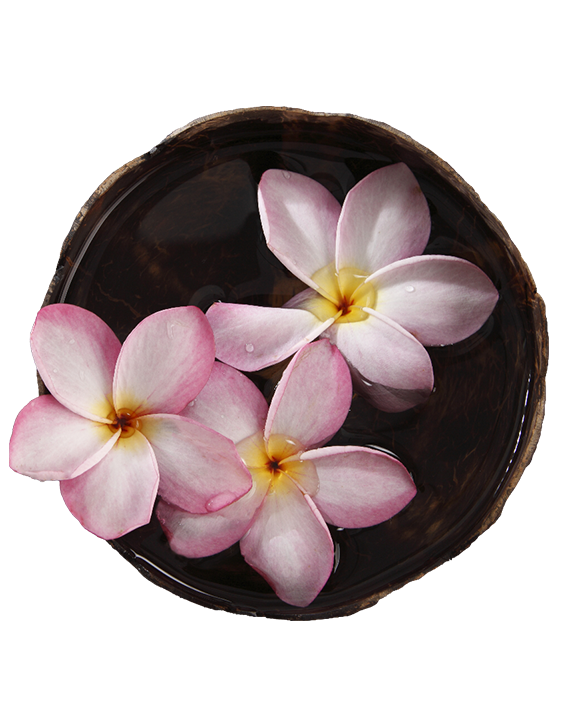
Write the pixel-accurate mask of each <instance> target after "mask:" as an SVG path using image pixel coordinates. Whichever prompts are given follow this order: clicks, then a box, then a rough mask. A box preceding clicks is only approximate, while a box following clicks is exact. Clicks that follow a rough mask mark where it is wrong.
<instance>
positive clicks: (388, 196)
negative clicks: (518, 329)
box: [206, 164, 498, 411]
mask: <svg viewBox="0 0 570 705" xmlns="http://www.w3.org/2000/svg"><path fill="white" fill-rule="evenodd" d="M259 210H260V215H261V223H262V225H263V230H264V233H265V237H266V240H267V245H268V247H269V249H270V250H271V251H272V252H273V253H274V254H275V255H276V256H277V257H278V258H279V260H281V262H282V263H283V264H284V265H285V266H286V267H287V268H288V269H289V270H290V271H291V272H292V273H293V274H294V275H295V276H296V277H298V278H299V279H300V280H301V281H303V282H304V283H305V284H307V286H308V287H310V288H308V289H306V290H305V291H303V292H301V293H300V294H298V295H297V296H295V297H294V298H293V299H291V300H290V301H289V302H288V303H287V304H286V305H285V307H284V308H264V307H257V306H248V305H241V304H224V303H216V304H214V305H213V306H212V307H211V308H210V309H209V311H208V312H207V314H206V315H207V317H208V320H209V321H210V323H211V325H212V328H213V330H214V336H215V341H216V356H217V357H218V359H220V360H222V362H226V363H228V364H230V365H232V366H234V367H237V368H238V369H241V370H250V371H251V370H259V369H261V368H263V367H267V366H269V365H272V364H274V363H276V362H279V361H281V360H284V359H286V358H287V357H289V356H290V355H292V354H293V353H295V352H296V351H297V350H299V349H300V348H301V347H302V346H303V345H305V344H306V343H307V342H309V341H311V340H314V339H315V338H317V337H319V336H321V337H328V338H329V339H330V340H331V342H333V343H334V344H335V345H337V346H338V348H339V349H340V351H341V352H342V354H343V355H344V357H345V359H346V361H347V362H348V363H349V365H350V367H351V370H352V372H353V375H354V381H355V384H356V385H357V388H358V390H359V391H360V392H361V393H363V394H364V395H365V396H366V397H367V398H368V399H369V401H370V402H371V403H373V404H374V405H375V406H377V407H378V408H380V409H384V410H386V411H402V410H404V409H408V408H410V407H412V406H415V405H416V404H417V403H419V402H421V401H423V400H425V399H426V398H427V396H429V394H430V393H431V390H432V388H433V370H432V365H431V360H430V357H429V355H428V353H427V351H426V350H425V348H424V345H428V346H429V345H449V344H451V343H456V342H458V341H460V340H463V339H464V338H466V337H468V336H470V335H471V334H473V333H475V331H477V330H478V329H479V328H480V327H481V326H482V325H483V323H484V322H485V321H486V319H487V318H488V317H489V315H490V314H491V312H492V310H493V308H494V306H495V304H496V302H497V298H498V294H497V291H496V289H495V287H494V286H493V284H492V283H491V281H490V280H489V278H488V277H487V276H486V275H485V274H484V273H483V272H482V271H481V270H480V269H479V268H478V267H476V266H475V265H473V264H471V263H470V262H467V261H465V260H462V259H458V258H456V257H449V256H440V255H422V252H423V251H424V249H425V246H426V244H427V242H428V238H429V233H430V227H431V221H430V215H429V209H428V205H427V202H426V199H425V197H424V195H423V194H422V192H421V189H420V186H419V184H418V182H417V181H416V179H415V177H414V175H413V174H412V172H411V171H410V169H409V168H408V167H407V166H406V165H405V164H394V165H392V166H386V167H383V168H382V169H378V170H377V171H374V172H372V173H371V174H369V175H368V176H366V177H365V178H364V179H362V181H360V182H359V183H358V184H357V185H356V186H355V187H354V188H353V189H351V190H350V191H349V193H348V194H347V196H346V199H345V201H344V205H343V206H342V208H341V206H340V205H339V203H338V202H337V201H336V199H335V198H334V197H333V196H332V194H331V193H330V192H329V191H327V189H326V188H324V186H321V185H320V184H319V183H318V182H316V181H314V180H313V179H310V178H308V177H306V176H302V175H301V174H295V173H292V172H288V171H280V170H274V169H272V170H269V171H266V172H265V173H264V174H263V177H262V179H261V181H260V184H259Z"/></svg>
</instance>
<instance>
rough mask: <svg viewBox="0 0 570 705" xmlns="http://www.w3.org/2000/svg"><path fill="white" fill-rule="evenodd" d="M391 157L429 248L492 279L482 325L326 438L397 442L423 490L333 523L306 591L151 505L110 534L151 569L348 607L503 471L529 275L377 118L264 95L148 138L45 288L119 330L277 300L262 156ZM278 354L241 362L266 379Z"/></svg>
mask: <svg viewBox="0 0 570 705" xmlns="http://www.w3.org/2000/svg"><path fill="white" fill-rule="evenodd" d="M398 161H404V162H406V163H407V164H408V166H410V168H412V170H413V171H414V173H415V175H416V178H417V179H418V181H419V183H420V185H421V187H422V189H423V192H424V194H425V195H426V197H427V199H428V202H429V205H430V210H431V216H432V232H431V238H430V241H429V245H428V248H427V250H426V252H427V253H432V254H448V255H455V256H458V257H463V258H465V259H468V260H470V261H472V262H474V263H475V264H477V265H478V266H479V267H481V268H482V269H483V270H484V271H485V272H486V273H487V275H488V276H489V277H490V278H491V280H492V281H493V283H494V284H495V286H496V287H497V289H498V290H499V293H500V299H499V303H498V305H497V307H496V309H495V312H494V314H493V315H492V317H491V318H490V319H489V320H488V322H487V323H486V324H485V326H484V327H483V329H482V330H481V331H479V332H478V333H476V334H475V335H473V336H472V337H471V338H469V339H468V340H465V341H463V342H461V343H459V344H457V345H454V346H448V347H444V348H430V349H429V352H430V356H431V359H432V362H433V367H434V373H435V391H434V393H433V394H432V396H431V398H430V399H429V401H428V402H427V403H426V404H425V405H424V406H423V407H421V408H417V409H413V410H411V411H408V412H404V413H400V414H387V413H384V412H381V411H378V410H376V409H374V408H372V407H371V406H369V405H368V404H367V403H366V402H365V401H364V400H363V399H362V398H356V399H355V401H354V403H353V405H352V408H351V411H350V413H349V415H348V418H347V420H346V422H345V424H344V426H343V428H342V429H341V430H340V431H339V433H338V434H337V437H336V438H335V439H333V441H331V443H332V444H357V445H371V446H374V447H379V448H383V449H387V450H389V451H390V452H393V453H395V454H396V455H397V456H398V457H399V458H400V459H401V460H402V461H403V462H404V464H405V465H406V467H407V468H408V469H409V470H410V472H411V473H412V475H413V477H414V480H415V482H416V485H417V487H418V494H417V496H416V497H415V499H414V500H413V501H412V502H411V503H410V504H409V505H408V507H406V509H404V511H402V512H401V513H400V514H398V515H397V516H396V517H394V518H393V519H391V520H390V521H388V522H385V523H384V524H381V525H379V526H376V527H372V528H368V529H359V530H338V529H335V528H332V529H331V533H332V536H333V539H334V541H335V544H336V547H337V556H338V563H337V565H336V569H335V571H334V572H333V574H332V575H331V577H330V579H329V581H328V583H327V584H326V586H325V588H324V589H323V591H322V593H321V594H320V595H319V596H318V597H317V599H316V600H315V601H314V602H313V604H312V605H310V606H309V607H308V608H305V609H300V608H295V607H290V606H289V605H286V604H284V603H283V602H281V601H280V600H279V599H278V598H277V597H276V596H275V595H274V593H273V592H272V590H271V588H270V587H269V586H268V585H267V583H266V582H265V581H264V580H263V579H262V578H261V577H260V576H259V575H258V574H257V573H256V572H255V571H253V570H252V569H251V568H249V567H248V566H247V565H246V563H245V562H244V561H243V559H242V558H241V555H240V552H239V547H238V546H237V545H236V546H234V547H232V548H230V549H228V550H227V551H224V552H223V553H221V554H218V555H216V556H212V557H209V558H203V559H194V560H190V559H186V558H182V557H180V556H177V555H175V554H174V553H172V552H171V551H170V549H169V546H168V543H167V542H166V539H165V537H164V535H163V533H162V531H161V529H160V526H159V524H158V522H157V521H156V519H153V521H152V522H151V524H149V525H148V526H146V527H142V528H141V529H138V530H136V531H134V532H132V533H131V534H129V535H127V536H125V537H123V538H121V539H119V540H117V541H114V542H112V543H113V545H114V546H115V547H116V548H118V549H119V550H120V551H121V552H122V553H123V555H125V557H126V558H128V560H130V561H131V562H133V563H134V564H135V565H136V566H137V567H138V568H139V570H141V572H143V573H144V574H147V577H150V578H151V579H152V580H153V581H155V582H158V583H159V584H161V585H163V586H165V587H168V589H171V590H173V591H174V592H176V593H178V594H179V595H182V596H184V597H188V598H189V599H191V600H193V601H196V602H198V603H201V604H205V605H209V606H213V605H217V606H220V607H223V608H225V609H231V610H233V611H243V612H248V613H257V614H265V615H268V616H274V617H289V618H298V617H299V616H300V617H301V618H303V617H306V618H315V617H323V616H329V615H332V614H342V613H344V612H349V611H351V610H352V609H354V608H355V607H356V606H357V605H358V604H360V603H361V602H362V601H363V600H366V599H367V598H368V597H370V596H371V595H373V594H374V593H378V592H379V591H383V590H386V589H390V588H391V587H396V586H399V585H401V584H402V583H403V582H405V581H407V580H408V579H409V578H410V577H412V576H416V575H419V574H421V573H423V572H425V571H426V570H429V569H430V568H431V567H433V566H434V565H437V564H439V563H441V562H442V560H445V559H447V558H449V557H452V556H453V555H455V554H456V553H458V552H459V551H460V550H462V549H463V548H464V547H465V546H466V545H468V543H469V542H470V540H471V537H472V535H473V534H474V533H475V532H476V531H477V529H478V527H479V526H480V524H481V522H482V521H483V518H484V517H485V516H486V514H487V513H488V512H489V510H490V508H491V507H492V506H493V504H494V502H495V500H496V499H497V496H498V495H500V493H501V491H502V490H503V488H504V486H505V485H506V484H507V483H508V482H509V479H510V477H511V474H512V472H513V467H514V466H515V465H516V464H517V461H518V459H519V454H520V452H521V451H520V449H521V445H524V441H525V440H526V439H527V437H528V434H529V428H528V425H529V424H528V419H527V418H526V416H525V410H526V409H527V408H528V405H529V404H531V403H533V400H534V395H535V394H536V389H535V381H536V380H535V357H536V350H535V340H534V336H533V334H532V315H531V308H532V307H531V303H530V302H531V301H532V297H533V292H532V291H528V290H527V286H526V284H525V283H524V281H523V278H522V277H521V275H520V272H519V268H518V266H517V262H516V261H514V260H513V256H512V254H510V253H509V252H508V251H507V249H506V248H505V246H504V244H503V243H502V242H501V240H500V239H499V238H498V237H497V235H496V234H495V233H494V232H493V229H492V228H491V227H490V225H489V224H488V223H487V222H486V219H485V217H484V216H482V214H481V211H480V209H478V208H477V207H475V206H474V205H473V203H472V202H470V199H469V198H468V197H467V196H466V195H465V194H463V193H461V192H459V191H458V190H457V189H456V188H455V187H454V186H453V185H451V184H450V183H449V181H448V180H447V179H446V178H444V177H443V176H442V175H441V174H440V173H438V172H437V170H434V168H433V167H432V163H431V161H430V158H429V157H426V156H425V155H423V154H422V153H421V151H419V150H416V149H415V148H413V147H411V146H410V145H409V143H407V142H406V141H405V140H400V139H398V138H396V137H394V136H393V135H392V134H390V133H389V132H387V131H385V130H383V129H382V128H381V127H378V126H373V125H369V124H367V123H363V122H361V121H358V120H356V119H354V118H349V117H329V118H328V119H326V120H325V119H323V118H318V117H316V116H312V115H307V114H295V113H291V114H289V115H284V114H282V113H280V112H279V111H275V112H270V113H269V112H263V111H260V112H259V113H252V114H250V115H249V116H248V119H242V120H240V121H237V122H235V121H232V120H228V119H225V118H219V119H217V120H213V121H211V122H210V123H209V127H201V128H197V129H194V130H190V131H189V132H186V133H182V134H181V135H179V136H178V137H177V138H175V139H173V140H171V141H170V142H167V143H165V144H163V145H159V147H158V148H157V149H156V150H153V153H152V154H147V155H145V157H144V158H143V160H142V162H141V163H140V164H139V165H138V166H136V167H135V168H133V169H132V170H131V171H130V172H129V173H128V174H126V175H123V176H122V177H121V179H119V180H118V181H117V182H116V183H115V184H114V185H113V186H112V187H111V188H110V189H109V191H108V192H107V193H106V194H104V195H103V197H101V198H99V199H97V200H96V201H95V202H94V203H93V204H92V207H91V210H90V211H89V213H88V214H87V215H86V216H85V218H84V220H83V221H82V222H81V224H80V225H79V227H78V228H77V230H76V232H75V234H74V235H73V237H71V238H70V239H69V240H68V242H67V243H66V247H65V250H64V257H63V258H62V260H61V262H60V266H59V267H58V271H57V274H56V278H55V280H54V285H52V290H51V293H50V294H49V296H48V301H49V302H51V303H53V302H56V301H66V302H68V303H74V304H77V305H79V306H83V307H85V308H87V309H89V310H91V311H93V312H95V313H96V314H98V315H99V316H100V317H101V318H102V319H103V320H105V321H106V322H107V323H108V324H109V325H110V326H111V328H113V329H114V330H115V332H116V333H117V335H118V336H119V338H121V340H123V339H124V338H125V337H126V335H127V334H128V333H129V332H130V331H131V330H132V329H133V328H134V326H135V325H136V324H137V323H138V322H139V321H140V320H141V319H143V318H144V317H145V316H148V315H149V314H151V313H153V312H154V311H158V310H160V309H163V308H167V307H171V306H181V305H187V304H194V305H197V306H199V307H200V308H202V310H204V311H205V310H206V309H207V308H208V306H209V305H210V304H211V303H212V302H213V301H216V300H222V301H228V302H240V303H249V304H259V305H269V306H280V305H282V304H283V303H285V302H286V301H287V300H288V299H289V298H291V296H292V295H293V294H295V293H296V292H298V291H299V290H301V289H303V288H305V285H303V284H301V283H300V282H299V281H298V280H297V279H295V278H294V277H293V276H292V275H291V274H290V273H289V272H288V271H287V270H286V269H285V268H284V267H283V265H282V264H281V263H280V262H279V261H278V260H277V259H276V258H275V257H274V256H273V255H272V254H271V252H269V250H268V249H267V247H266V245H265V240H264V238H263V234H262V230H261V225H260V221H259V217H258V211H257V201H256V189H257V183H258V181H259V179H260V177H261V175H262V173H263V172H264V171H265V170H266V169H270V168H285V169H289V170H292V171H297V172H300V173H303V174H306V175H308V176H310V177H312V178H313V179H316V180H318V181H320V182H321V183H322V184H324V185H325V186H326V187H327V188H328V189H329V190H330V191H331V192H332V193H333V194H334V195H335V196H336V198H338V200H339V201H340V202H342V201H343V199H344V197H345V195H346V193H347V192H348V191H349V189H350V188H352V187H353V186H354V185H355V184H356V183H357V182H358V181H359V180H360V179H362V178H363V177H364V176H366V175H367V174H368V173H370V172H371V171H373V170H375V169H377V168H379V167H381V166H383V165H386V164H390V163H394V162H398ZM281 369H282V368H281V367H280V368H279V369H276V370H273V371H269V373H263V374H258V373H251V374H250V375H249V376H250V377H251V379H253V380H254V381H255V383H256V384H257V385H258V386H259V388H260V389H261V390H262V391H263V392H264V393H265V394H266V396H268V397H270V395H271V393H272V389H273V385H274V383H275V382H276V381H277V379H278V377H279V374H280V370H281ZM272 373H273V374H272Z"/></svg>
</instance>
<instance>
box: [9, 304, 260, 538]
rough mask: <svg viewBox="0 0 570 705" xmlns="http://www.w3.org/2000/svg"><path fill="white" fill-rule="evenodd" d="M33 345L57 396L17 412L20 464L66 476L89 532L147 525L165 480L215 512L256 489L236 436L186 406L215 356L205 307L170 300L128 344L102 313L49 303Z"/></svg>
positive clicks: (194, 507) (36, 474) (190, 502)
mask: <svg viewBox="0 0 570 705" xmlns="http://www.w3.org/2000/svg"><path fill="white" fill-rule="evenodd" d="M31 345H32V353H33V356H34V361H35V363H36V367H37V368H38V371H39V373H40V375H41V377H42V379H43V381H44V383H45V385H46V386H47V388H48V389H49V391H50V392H51V395H43V396H40V397H38V398H37V399H34V400H33V401H32V402H30V403H29V404H28V405H27V406H26V407H25V408H24V409H23V410H22V411H21V412H20V414H19V415H18V417H17V419H16V422H15V425H14V431H13V434H12V438H11V440H10V466H11V467H12V468H13V469H14V470H16V472H19V473H22V474H24V475H29V476H30V477H33V478H36V479H38V480H60V481H61V492H62V495H63V498H64V500H65V502H66V504H67V506H68V508H69V509H70V511H71V513H72V514H73V515H74V516H75V517H76V518H77V519H78V520H79V521H80V522H81V523H82V524H83V526H85V528H87V529H88V530H89V531H91V532H93V533H94V534H96V535H97V536H100V537H101V538H105V539H112V538H117V537H119V536H122V535H123V534H125V533H127V532H128V531H131V530H132V529H135V528H137V527H139V526H142V525H144V524H147V523H148V521H149V520H150V516H151V513H152V510H153V506H154V502H155V499H156V495H157V491H160V492H161V494H162V495H163V496H164V497H166V498H167V499H170V498H173V497H175V498H176V501H177V503H178V504H179V506H182V507H184V508H185V509H187V510H188V511H191V512H196V513H206V512H208V511H214V510H217V509H219V508H220V507H223V506H225V505H226V504H228V503H230V502H232V501H234V500H235V499H237V498H239V497H241V496H243V495H244V494H245V493H247V492H248V491H249V489H250V488H251V477H250V475H249V473H248V472H247V469H246V468H245V466H244V464H243V462H242V461H241V459H240V458H239V456H238V454H237V453H236V450H235V447H234V445H233V443H231V442H230V441H229V440H228V439H226V438H224V437H223V436H221V435H220V434H218V433H216V432H215V431H212V430H211V429H208V428H205V427H203V426H201V425H200V424H197V423H196V422H194V421H191V420H190V419H188V418H186V417H184V416H180V415H178V412H180V411H181V410H182V409H184V407H185V406H186V405H187V404H188V403H189V402H190V401H191V400H192V399H194V398H195V397H196V395H197V394H198V393H199V392H200V391H201V390H202V388H203V387H204V385H205V384H206V382H207V380H208V377H209V375H210V372H211V369H212V365H213V363H214V341H213V335H212V331H211V328H210V326H209V325H208V322H207V320H206V317H205V316H204V314H203V313H202V312H201V311H200V310H199V309H197V308H194V307H182V308H173V309H167V310H163V311H159V312H158V313H155V314H153V315H152V316H149V317H148V318H146V319H144V320H143V321H142V322H141V323H139V325H138V326H137V327H136V328H135V329H134V330H133V331H132V333H131V334H130V335H129V336H128V337H127V339H126V340H125V342H124V344H123V345H122V347H121V344H120V342H119V340H118V339H117V337H116V336H115V334H114V333H113V331H112V330H111V329H110V328H109V326H107V324H106V323H104V322H103V321H102V320H101V319H100V318H99V317H98V316H96V315H95V314H93V313H91V312H89V311H86V310H85V309H82V308H79V307H77V306H71V305H68V304H54V305H51V306H46V307H45V308H43V309H42V310H41V311H40V312H39V314H38V316H37V319H36V322H35V324H34V328H33V330H32V336H31Z"/></svg>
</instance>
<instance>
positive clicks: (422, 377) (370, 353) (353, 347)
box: [326, 309, 433, 411]
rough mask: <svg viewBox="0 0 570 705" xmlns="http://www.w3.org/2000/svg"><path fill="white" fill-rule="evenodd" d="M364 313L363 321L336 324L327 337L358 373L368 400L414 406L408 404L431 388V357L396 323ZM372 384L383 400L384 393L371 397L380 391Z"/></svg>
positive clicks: (395, 407)
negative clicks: (382, 390)
mask: <svg viewBox="0 0 570 705" xmlns="http://www.w3.org/2000/svg"><path fill="white" fill-rule="evenodd" d="M364 310H365V311H366V312H367V313H368V314H369V316H368V318H367V319H366V320H364V321H357V322H354V323H338V324H336V325H333V326H331V327H330V328H329V330H328V331H327V332H326V335H327V337H328V338H330V340H331V342H332V343H334V344H335V345H337V346H338V348H339V350H340V351H341V352H342V354H343V355H344V357H345V359H346V361H347V362H348V363H349V365H350V366H351V367H352V368H354V369H355V370H356V371H357V373H358V375H359V377H358V376H357V379H358V378H359V379H360V380H361V381H362V380H364V381H363V385H364V387H366V386H368V387H370V388H371V392H372V393H373V394H372V397H371V398H375V399H376V402H377V404H382V403H384V402H385V403H386V404H387V406H379V407H378V408H381V409H384V410H385V411H403V410H404V409H409V408H411V407H412V406H414V405H415V403H410V402H413V401H414V399H416V398H417V397H418V394H417V393H416V392H419V396H420V399H425V398H427V396H429V394H430V392H431V390H432V389H433V369H432V365H431V360H430V357H429V355H428V353H427V351H426V349H425V348H424V347H423V345H422V344H421V343H420V342H419V341H418V340H416V338H414V336H413V335H411V334H410V333H408V332H407V331H406V330H404V329H403V328H402V327H401V326H399V325H398V324H397V323H394V322H393V321H391V320H390V319H388V318H386V317H384V316H382V315H381V314H379V313H376V312H375V311H372V310H370V309H364ZM373 385H380V389H381V388H385V389H386V390H387V392H388V394H387V396H386V397H385V399H384V400H383V396H384V395H383V394H380V395H379V398H377V397H376V396H374V392H379V391H380V390H379V389H378V388H373ZM359 391H360V389H359ZM410 391H411V392H413V393H412V395H411V399H410V395H409V392H410ZM401 392H403V393H401ZM416 403H417V402H416ZM391 405H392V406H391Z"/></svg>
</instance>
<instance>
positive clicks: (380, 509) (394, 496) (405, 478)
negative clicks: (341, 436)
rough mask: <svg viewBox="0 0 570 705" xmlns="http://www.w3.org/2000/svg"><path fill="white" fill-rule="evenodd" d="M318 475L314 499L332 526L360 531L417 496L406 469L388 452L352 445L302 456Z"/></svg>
mask: <svg viewBox="0 0 570 705" xmlns="http://www.w3.org/2000/svg"><path fill="white" fill-rule="evenodd" d="M301 458H302V459H303V460H311V461H312V462H313V463H314V464H315V466H316V468H317V472H318V474H319V481H320V485H319V491H318V493H317V494H316V495H313V500H314V502H315V504H316V505H317V507H318V509H319V511H320V512H321V513H322V515H323V517H325V519H326V520H327V521H328V522H329V523H330V524H334V525H335V526H341V527H343V528H345V529H359V528H362V527H365V526H374V525H375V524H380V523H381V522H383V521H386V520H387V519H390V518H391V517H393V516H394V515H395V514H397V513H398V512H399V511H401V510H402V509H403V508H404V507H405V506H406V504H408V503H409V502H410V501H411V500H412V499H413V497H414V496H415V494H416V487H415V485H414V482H413V480H412V478H411V477H410V475H409V473H408V471H407V470H406V468H405V467H404V466H403V465H402V463H401V462H400V461H399V460H396V458H393V457H392V456H390V455H388V454H387V453H382V452H380V451H377V450H372V449H370V448H358V447H354V446H346V447H340V448H335V447H329V448H317V449H316V450H309V451H307V452H306V453H303V454H302V456H301Z"/></svg>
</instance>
